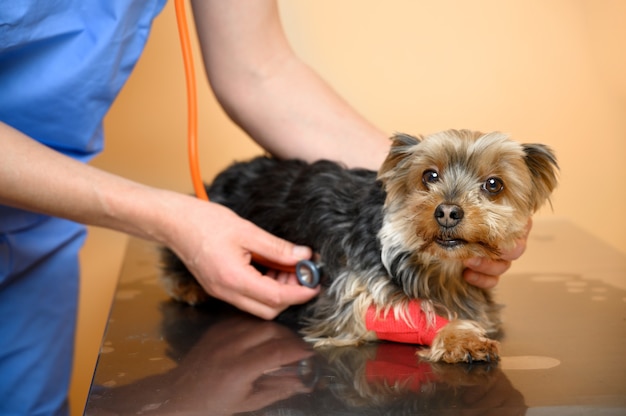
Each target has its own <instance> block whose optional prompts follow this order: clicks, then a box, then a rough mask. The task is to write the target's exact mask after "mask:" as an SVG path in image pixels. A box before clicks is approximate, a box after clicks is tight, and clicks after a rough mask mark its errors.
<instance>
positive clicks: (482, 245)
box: [378, 130, 558, 259]
mask: <svg viewBox="0 0 626 416" xmlns="http://www.w3.org/2000/svg"><path fill="white" fill-rule="evenodd" d="M557 170H558V166H557V162H556V158H555V156H554V153H553V152H552V150H551V149H550V148H548V147H547V146H544V145H541V144H520V143H517V142H515V141H512V140H510V139H509V138H508V136H506V135H504V134H502V133H488V134H483V133H479V132H473V131H468V130H461V131H456V130H449V131H445V132H441V133H437V134H433V135H430V136H427V137H413V136H408V135H404V134H400V135H397V136H395V137H393V144H392V147H391V150H390V152H389V155H388V157H387V159H386V161H385V162H384V163H383V165H382V167H381V169H380V171H379V175H378V178H379V179H380V180H381V181H382V183H383V185H384V187H385V190H386V192H387V199H386V202H385V221H386V222H387V223H388V224H387V226H388V228H387V234H396V236H395V237H393V239H394V240H395V243H394V244H396V245H399V244H401V245H404V246H405V248H407V249H409V250H411V251H419V252H420V253H422V254H424V255H427V256H433V257H436V258H455V259H465V258H468V257H473V256H488V257H492V258H495V257H497V256H498V255H499V252H500V250H501V249H506V248H509V247H511V245H512V244H513V243H514V241H515V239H517V238H520V237H522V236H523V235H524V233H525V230H526V226H527V223H528V219H529V217H530V216H531V214H532V213H533V212H535V211H536V210H537V209H538V208H539V207H540V206H541V205H543V204H544V203H545V202H546V201H548V199H549V197H550V194H551V193H552V191H553V190H554V188H555V187H556V184H557ZM388 238H391V237H389V236H388Z"/></svg>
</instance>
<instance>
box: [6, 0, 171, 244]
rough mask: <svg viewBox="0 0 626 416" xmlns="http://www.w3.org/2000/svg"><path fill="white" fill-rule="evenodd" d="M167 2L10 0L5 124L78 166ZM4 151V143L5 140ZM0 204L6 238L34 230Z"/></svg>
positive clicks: (93, 150)
mask: <svg viewBox="0 0 626 416" xmlns="http://www.w3.org/2000/svg"><path fill="white" fill-rule="evenodd" d="M165 2H166V0H141V1H132V0H46V1H37V0H10V1H3V2H2V6H1V7H0V120H1V121H3V122H5V123H6V124H9V125H10V126H12V127H14V128H16V129H17V130H20V131H21V132H23V133H25V134H27V135H28V136H30V137H32V138H34V139H36V140H38V141H39V142H41V143H43V144H45V145H47V146H50V147H52V148H53V149H56V150H57V151H59V152H62V153H64V154H66V155H68V156H71V157H73V158H75V159H77V160H80V161H83V162H85V161H88V160H89V159H90V158H92V157H93V156H94V155H95V154H97V153H98V152H99V151H101V150H102V147H103V134H102V120H103V118H104V116H105V114H106V113H107V111H108V110H109V108H110V106H111V104H112V102H113V100H114V99H115V97H116V96H117V94H118V93H119V91H120V89H121V88H122V86H123V85H124V83H125V81H126V80H127V78H128V76H129V75H130V72H131V71H132V69H133V67H134V66H135V63H136V62H137V59H138V58H139V56H140V54H141V52H142V50H143V48H144V45H145V43H146V40H147V38H148V34H149V31H150V26H151V24H152V21H153V19H154V18H155V16H156V15H157V14H158V13H159V12H160V11H161V9H162V8H163V6H164V5H165ZM0 149H1V141H0ZM33 221H36V219H35V220H34V219H33V218H32V217H31V216H30V215H26V214H25V213H24V212H17V210H13V209H10V208H8V207H2V206H0V232H2V231H11V230H15V229H20V228H23V227H25V226H28V225H29V223H32V222H33Z"/></svg>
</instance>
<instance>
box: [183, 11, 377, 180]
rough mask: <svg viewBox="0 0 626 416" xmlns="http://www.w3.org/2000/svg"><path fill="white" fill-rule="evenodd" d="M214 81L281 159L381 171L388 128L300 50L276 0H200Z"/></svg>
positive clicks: (240, 118)
mask: <svg viewBox="0 0 626 416" xmlns="http://www.w3.org/2000/svg"><path fill="white" fill-rule="evenodd" d="M193 6H194V15H195V17H196V21H197V27H198V35H199V38H200V43H201V46H202V50H203V57H204V62H205V67H206V70H207V74H208V77H209V81H210V82H211V85H212V87H213V89H214V91H215V94H216V96H217V97H218V99H219V101H220V103H221V104H222V105H223V107H224V108H225V110H226V111H227V113H228V114H229V115H230V117H231V118H232V119H233V120H234V121H235V122H236V123H237V124H239V125H240V126H241V127H242V128H243V129H244V130H246V131H247V132H248V133H249V134H250V135H251V136H252V137H253V138H254V139H255V140H256V141H257V142H259V144H261V145H262V146H263V147H264V148H266V149H267V150H268V151H270V152H271V153H273V154H275V155H277V156H279V157H297V158H302V159H305V160H315V159H320V158H328V159H333V160H341V161H343V162H345V163H347V164H348V165H349V166H364V167H369V168H372V169H377V168H378V167H379V165H380V164H381V163H382V160H383V159H384V157H385V156H386V154H387V151H388V146H389V141H388V140H387V137H386V135H385V134H383V133H382V132H381V131H380V130H379V129H377V128H376V127H374V126H373V125H372V124H370V123H369V122H367V121H366V120H365V119H364V118H363V117H361V116H360V115H359V114H358V113H357V112H356V111H355V110H354V109H353V108H352V107H350V106H349V105H348V104H347V103H346V102H345V101H344V100H343V99H342V98H341V97H339V95H337V94H336V93H335V91H333V89H332V88H331V87H330V86H329V85H328V84H326V83H325V82H324V81H323V80H322V79H321V78H320V77H319V76H318V75H317V74H316V73H315V72H314V71H313V70H311V68H309V67H308V66H307V65H306V64H304V63H303V62H302V61H301V60H300V59H298V57H297V56H296V55H295V54H294V53H293V51H292V49H291V48H290V46H289V44H288V42H287V39H286V38H285V35H284V33H283V30H282V26H281V24H280V20H279V16H278V10H277V6H276V4H275V2H274V1H273V0H259V1H254V2H248V1H243V2H241V1H237V0H233V1H228V2H222V1H206V0H203V1H194V2H193Z"/></svg>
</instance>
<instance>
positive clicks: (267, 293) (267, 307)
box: [215, 267, 319, 319]
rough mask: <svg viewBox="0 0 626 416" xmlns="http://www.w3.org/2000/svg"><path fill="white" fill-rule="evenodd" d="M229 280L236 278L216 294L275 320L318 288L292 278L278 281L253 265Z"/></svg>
mask: <svg viewBox="0 0 626 416" xmlns="http://www.w3.org/2000/svg"><path fill="white" fill-rule="evenodd" d="M232 280H236V281H237V282H236V283H234V286H232V287H224V288H222V289H221V290H218V293H217V294H215V296H216V297H218V298H220V299H223V300H225V301H227V302H228V303H231V304H232V305H234V306H235V307H237V308H239V309H241V310H243V311H245V312H248V313H251V314H253V315H255V316H258V317H260V318H263V319H274V318H276V316H278V314H280V312H282V311H284V310H285V309H287V308H288V307H289V306H291V305H298V304H302V303H306V302H308V301H309V300H311V299H313V298H314V297H315V296H317V294H318V293H319V288H313V289H311V288H308V287H305V286H301V285H299V284H293V280H294V279H291V282H292V283H291V284H284V283H281V282H278V281H276V280H274V279H272V278H271V277H268V276H263V275H261V274H260V273H259V272H258V271H257V270H256V269H254V268H253V267H250V270H248V271H247V273H246V276H245V277H242V278H240V279H232ZM220 292H223V293H220ZM220 295H223V297H221V296H220Z"/></svg>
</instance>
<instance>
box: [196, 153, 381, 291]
mask: <svg viewBox="0 0 626 416" xmlns="http://www.w3.org/2000/svg"><path fill="white" fill-rule="evenodd" d="M207 193H208V195H209V199H210V200H211V201H213V202H216V203H219V204H222V205H224V206H227V207H228V208H230V209H232V210H233V211H234V212H236V213H237V214H238V215H239V216H241V217H243V218H246V219H248V220H250V221H252V222H253V223H255V224H257V225H258V226H259V227H261V228H263V229H265V230H266V231H268V232H270V233H272V234H274V235H276V236H278V237H281V238H284V239H286V240H288V241H291V242H293V243H296V244H301V245H306V246H309V247H311V248H312V249H313V251H314V252H316V253H319V254H320V255H321V258H322V261H323V263H324V280H323V285H324V286H328V285H329V284H330V282H332V279H333V278H334V277H335V275H336V272H337V271H338V270H339V269H340V268H345V267H346V265H348V266H349V267H350V268H352V269H354V270H361V269H366V270H371V269H372V268H378V267H380V268H381V270H383V269H382V267H383V266H382V263H381V260H380V245H379V242H378V239H377V233H378V231H379V230H380V228H381V226H382V218H383V213H382V208H383V203H384V200H385V193H384V191H383V190H382V186H381V184H380V183H379V182H377V181H376V173H375V172H374V171H370V170H365V169H345V168H344V167H342V166H341V165H339V164H337V163H334V162H330V161H318V162H315V163H312V164H307V163H305V162H302V161H299V160H286V161H281V160H278V159H274V158H270V157H259V158H256V159H253V160H252V161H249V162H241V163H236V164H234V165H232V166H231V167H230V168H229V169H227V170H225V171H224V172H222V173H221V174H220V175H218V176H217V177H216V178H215V181H214V182H213V184H212V185H210V186H208V187H207ZM341 249H343V250H341ZM340 250H341V251H340Z"/></svg>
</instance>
